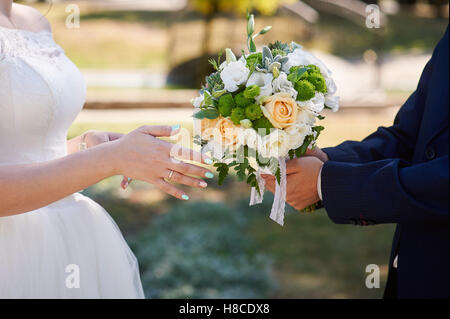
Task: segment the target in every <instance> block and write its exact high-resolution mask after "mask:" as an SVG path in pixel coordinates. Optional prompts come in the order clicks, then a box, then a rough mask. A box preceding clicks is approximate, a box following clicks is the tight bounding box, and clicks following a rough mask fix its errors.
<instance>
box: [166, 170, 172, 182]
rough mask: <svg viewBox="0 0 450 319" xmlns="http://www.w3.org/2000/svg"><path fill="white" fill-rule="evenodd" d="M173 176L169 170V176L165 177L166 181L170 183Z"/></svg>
mask: <svg viewBox="0 0 450 319" xmlns="http://www.w3.org/2000/svg"><path fill="white" fill-rule="evenodd" d="M172 176H173V171H172V170H169V176H168V177H167V180H168V181H169V182H170V180H171V179H172Z"/></svg>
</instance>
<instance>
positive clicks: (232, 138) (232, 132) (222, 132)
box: [214, 118, 239, 147]
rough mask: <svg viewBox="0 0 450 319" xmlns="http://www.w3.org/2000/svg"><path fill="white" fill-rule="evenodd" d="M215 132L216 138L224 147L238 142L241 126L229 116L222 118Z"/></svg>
mask: <svg viewBox="0 0 450 319" xmlns="http://www.w3.org/2000/svg"><path fill="white" fill-rule="evenodd" d="M214 133H215V134H214V139H215V140H216V141H217V142H218V143H221V145H222V147H228V146H232V145H235V144H236V143H237V141H238V133H239V128H238V127H237V126H235V125H234V124H233V122H232V121H231V120H230V119H229V118H220V119H219V121H218V122H217V124H216V127H215V130H214Z"/></svg>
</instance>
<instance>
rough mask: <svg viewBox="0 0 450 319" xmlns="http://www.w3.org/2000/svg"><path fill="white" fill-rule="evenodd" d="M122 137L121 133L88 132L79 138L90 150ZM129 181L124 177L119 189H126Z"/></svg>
mask: <svg viewBox="0 0 450 319" xmlns="http://www.w3.org/2000/svg"><path fill="white" fill-rule="evenodd" d="M122 136H124V134H122V133H114V132H103V131H95V130H89V131H86V132H85V133H83V134H82V135H81V137H80V138H81V141H82V142H83V143H86V148H90V147H94V146H97V145H100V144H103V143H106V142H111V141H115V140H117V139H119V138H121V137H122ZM130 180H131V179H130V178H128V177H126V176H124V177H123V179H122V182H121V183H120V187H122V189H126V188H127V187H128V184H129V183H130Z"/></svg>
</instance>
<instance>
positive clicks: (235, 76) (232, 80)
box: [220, 60, 250, 92]
mask: <svg viewBox="0 0 450 319" xmlns="http://www.w3.org/2000/svg"><path fill="white" fill-rule="evenodd" d="M249 73H250V70H249V69H248V68H247V66H246V65H245V63H244V62H243V61H240V60H239V61H235V62H230V63H228V64H227V65H225V67H224V68H223V70H222V72H221V73H220V78H221V79H222V81H223V83H224V85H225V90H227V91H228V92H235V91H237V89H238V88H239V87H238V86H239V85H241V84H244V83H245V82H246V81H247V79H248V75H249Z"/></svg>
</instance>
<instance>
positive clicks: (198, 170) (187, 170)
mask: <svg viewBox="0 0 450 319" xmlns="http://www.w3.org/2000/svg"><path fill="white" fill-rule="evenodd" d="M168 168H169V169H171V170H173V171H176V172H178V173H181V174H183V175H193V176H199V177H205V178H213V177H214V174H213V173H211V171H209V170H208V169H206V168H204V167H200V166H196V165H192V164H188V163H183V162H176V161H173V160H170V162H169V165H168Z"/></svg>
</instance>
